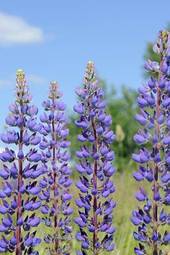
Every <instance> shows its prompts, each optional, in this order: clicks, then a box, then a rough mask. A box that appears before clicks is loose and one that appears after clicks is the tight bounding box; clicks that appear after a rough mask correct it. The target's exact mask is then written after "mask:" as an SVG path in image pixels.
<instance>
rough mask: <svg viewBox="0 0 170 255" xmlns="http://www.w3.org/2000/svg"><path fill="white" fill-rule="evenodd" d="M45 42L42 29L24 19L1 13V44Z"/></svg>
mask: <svg viewBox="0 0 170 255" xmlns="http://www.w3.org/2000/svg"><path fill="white" fill-rule="evenodd" d="M43 40H44V33H43V31H42V29H41V28H39V27H35V26H32V25H30V24H28V23H27V22H26V21H25V20H24V19H23V18H20V17H17V16H13V15H9V14H6V13H2V12H0V44H2V45H6V44H7V45H11V44H18V43H38V42H42V41H43Z"/></svg>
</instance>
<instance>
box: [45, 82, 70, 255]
mask: <svg viewBox="0 0 170 255" xmlns="http://www.w3.org/2000/svg"><path fill="white" fill-rule="evenodd" d="M60 98H61V94H60V93H59V91H58V85H57V83H56V82H51V85H50V93H49V99H48V100H46V101H44V102H43V107H44V110H45V111H44V113H43V114H42V115H41V116H40V120H41V123H42V126H41V130H40V133H41V134H42V135H43V139H42V141H41V143H40V149H41V150H42V155H44V156H45V158H46V164H47V166H48V173H47V176H46V177H44V179H43V180H42V182H41V185H42V187H44V188H45V189H44V193H43V194H42V199H43V200H44V203H43V204H42V208H41V212H42V214H43V215H44V217H43V220H44V222H45V224H46V226H47V227H51V229H50V234H49V235H47V236H45V238H44V240H45V242H46V243H47V244H48V243H49V244H50V246H49V245H47V249H48V251H49V253H50V254H58V255H59V254H62V255H69V254H70V244H71V232H72V227H71V214H72V212H73V209H72V208H71V207H70V201H71V199H72V195H71V194H70V191H69V190H70V185H71V184H72V181H71V179H70V175H71V170H70V167H69V164H68V162H69V158H70V156H69V151H68V148H69V145H70V142H69V141H68V140H67V137H68V134H69V130H68V128H67V120H66V117H65V104H64V103H63V102H61V101H60ZM44 156H43V157H44Z"/></svg>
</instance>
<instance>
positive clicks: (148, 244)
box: [131, 31, 170, 255]
mask: <svg viewBox="0 0 170 255" xmlns="http://www.w3.org/2000/svg"><path fill="white" fill-rule="evenodd" d="M153 49H154V51H155V53H156V54H158V56H159V59H160V61H159V62H153V61H151V60H149V61H148V62H147V63H146V65H145V68H146V70H147V71H149V72H151V74H152V75H151V77H150V79H149V80H148V82H147V83H146V84H145V85H144V86H143V87H142V88H140V89H139V97H138V100H137V101H138V105H139V107H140V113H139V114H137V115H136V120H137V121H138V122H139V124H140V125H141V126H142V127H141V129H140V130H139V131H138V133H137V134H136V135H135V136H134V140H135V142H136V143H137V144H139V145H140V146H141V148H140V150H139V152H138V153H137V154H133V160H134V161H135V162H137V163H138V164H139V168H138V171H137V172H135V173H134V178H135V179H136V180H137V181H139V182H140V181H143V180H146V181H148V182H149V183H150V192H148V193H147V192H146V190H145V189H144V188H143V187H141V188H140V189H139V191H138V192H137V193H136V199H137V200H138V201H139V202H141V204H142V205H141V206H140V207H138V209H137V210H135V211H133V213H132V218H131V220H132V222H133V224H134V225H136V226H137V231H136V232H134V238H135V239H136V240H137V241H138V242H139V247H136V248H135V253H136V254H138V255H143V254H153V255H158V254H159V255H160V254H164V253H163V252H165V250H166V248H165V245H168V244H169V243H170V232H168V228H169V227H168V224H170V214H168V210H167V207H168V206H169V205H170V33H169V32H166V31H165V32H160V34H159V37H158V40H157V42H156V44H155V45H154V48H153Z"/></svg>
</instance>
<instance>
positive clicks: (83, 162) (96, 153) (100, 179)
mask: <svg viewBox="0 0 170 255" xmlns="http://www.w3.org/2000/svg"><path fill="white" fill-rule="evenodd" d="M77 95H78V98H79V101H78V103H77V105H76V106H74V111H75V112H76V113H77V114H78V115H79V118H78V120H76V122H75V124H76V126H78V127H79V128H81V133H80V134H79V135H78V141H79V142H80V143H81V146H80V149H79V151H77V152H76V156H77V158H78V160H79V162H78V164H77V165H76V169H77V171H78V173H79V175H80V178H79V181H78V182H77V184H76V186H77V188H78V190H79V198H77V199H76V204H77V206H78V211H79V217H77V218H76V219H75V223H76V224H77V225H78V227H79V231H78V232H77V234H76V239H77V240H78V241H80V243H81V248H80V250H79V251H78V252H77V254H78V255H87V254H93V255H96V254H99V252H101V254H102V252H104V251H112V250H113V249H114V242H113V234H114V232H115V228H114V227H113V225H112V220H113V208H114V207H115V202H113V201H112V198H111V197H112V194H113V193H114V191H115V187H114V185H113V182H112V180H111V178H112V175H113V174H114V172H115V168H114V166H113V165H112V161H113V159H114V153H113V151H112V150H111V148H110V145H111V144H112V142H113V140H114V139H115V135H114V133H113V132H112V131H111V130H110V125H111V122H112V119H111V116H110V115H107V114H106V111H105V106H106V104H105V101H104V99H103V97H104V92H103V90H102V88H100V87H99V86H98V83H97V80H96V76H95V71H94V64H93V63H92V62H89V63H88V65H87V69H86V72H85V77H84V85H83V87H81V88H80V89H78V90H77Z"/></svg>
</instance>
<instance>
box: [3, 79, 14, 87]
mask: <svg viewBox="0 0 170 255" xmlns="http://www.w3.org/2000/svg"><path fill="white" fill-rule="evenodd" d="M11 84H12V80H5V79H4V80H0V87H4V86H5V87H7V86H11Z"/></svg>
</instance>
